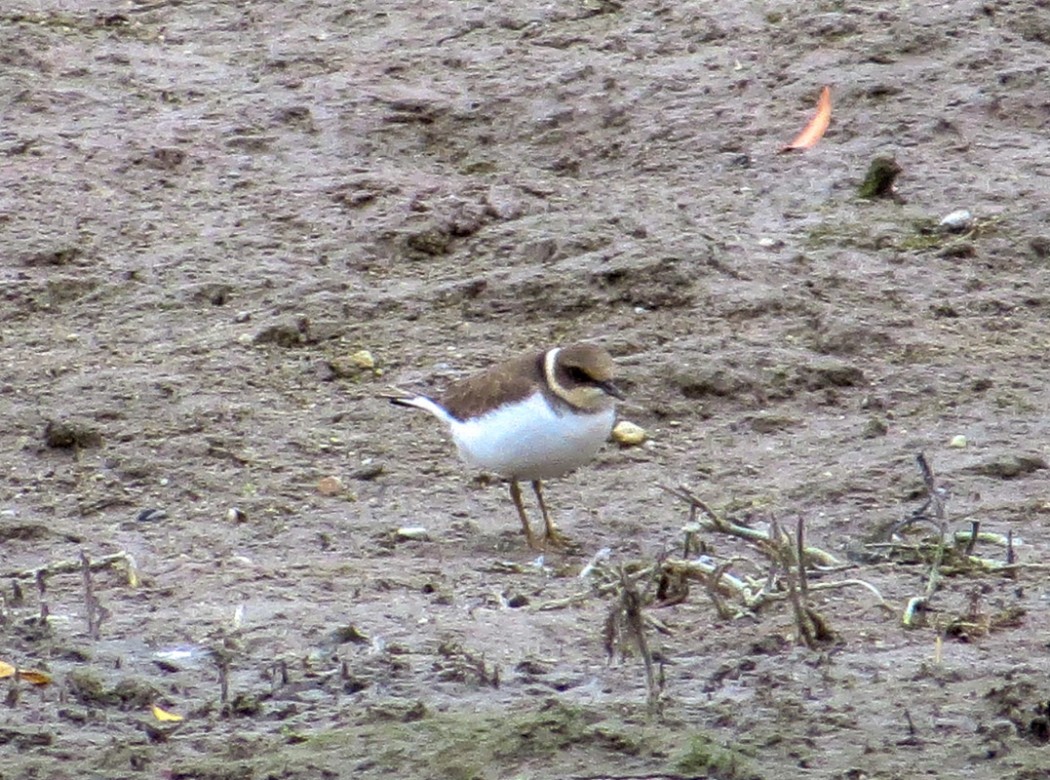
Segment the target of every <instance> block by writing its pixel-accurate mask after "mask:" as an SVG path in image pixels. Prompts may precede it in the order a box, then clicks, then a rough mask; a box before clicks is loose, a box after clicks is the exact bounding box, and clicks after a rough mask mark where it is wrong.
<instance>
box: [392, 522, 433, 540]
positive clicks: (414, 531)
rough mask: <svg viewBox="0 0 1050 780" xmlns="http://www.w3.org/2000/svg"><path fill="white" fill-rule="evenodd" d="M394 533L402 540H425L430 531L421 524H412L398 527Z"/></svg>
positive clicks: (427, 538) (428, 537) (428, 536)
mask: <svg viewBox="0 0 1050 780" xmlns="http://www.w3.org/2000/svg"><path fill="white" fill-rule="evenodd" d="M394 535H395V536H396V537H397V538H398V539H399V540H403V541H415V542H426V541H429V539H430V533H429V532H428V531H427V529H426V528H423V526H418V525H413V526H405V527H403V528H398V529H397V531H395V532H394Z"/></svg>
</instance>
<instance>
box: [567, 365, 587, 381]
mask: <svg viewBox="0 0 1050 780" xmlns="http://www.w3.org/2000/svg"><path fill="white" fill-rule="evenodd" d="M566 373H568V375H569V379H571V380H572V381H573V382H577V383H578V384H585V383H587V382H593V381H594V380H593V379H591V377H590V376H589V375H588V374H587V372H586V371H584V370H583V369H582V368H578V367H576V366H570V367H569V368H568V370H567V372H566Z"/></svg>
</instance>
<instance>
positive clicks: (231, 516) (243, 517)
mask: <svg viewBox="0 0 1050 780" xmlns="http://www.w3.org/2000/svg"><path fill="white" fill-rule="evenodd" d="M226 520H227V522H230V523H247V522H248V515H247V513H246V512H245V511H244V510H243V509H240V508H239V507H235V506H231V507H230V508H229V509H227V510H226Z"/></svg>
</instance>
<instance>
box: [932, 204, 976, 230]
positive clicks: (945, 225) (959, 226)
mask: <svg viewBox="0 0 1050 780" xmlns="http://www.w3.org/2000/svg"><path fill="white" fill-rule="evenodd" d="M971 227H973V214H971V213H970V212H969V211H967V210H966V209H957V210H956V211H953V212H952V213H951V214H948V215H947V216H946V217H945V218H944V219H942V220H941V221H940V222H938V223H937V229H938V230H940V231H941V232H942V233H965V232H966V231H967V230H969V229H970V228H971Z"/></svg>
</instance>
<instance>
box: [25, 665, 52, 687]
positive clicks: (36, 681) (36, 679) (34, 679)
mask: <svg viewBox="0 0 1050 780" xmlns="http://www.w3.org/2000/svg"><path fill="white" fill-rule="evenodd" d="M18 676H19V677H20V678H22V679H23V680H25V681H26V682H27V683H32V684H33V685H48V684H50V682H51V675H50V674H48V673H47V672H42V671H40V670H39V669H19V670H18Z"/></svg>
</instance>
